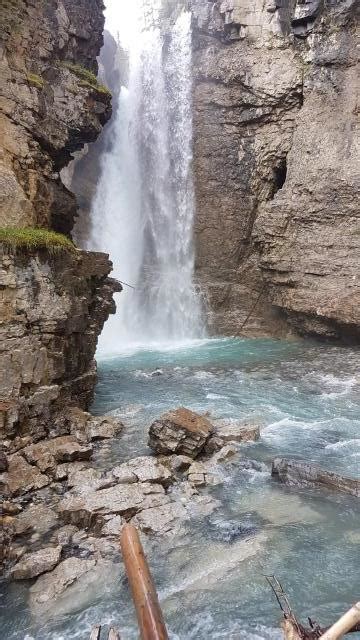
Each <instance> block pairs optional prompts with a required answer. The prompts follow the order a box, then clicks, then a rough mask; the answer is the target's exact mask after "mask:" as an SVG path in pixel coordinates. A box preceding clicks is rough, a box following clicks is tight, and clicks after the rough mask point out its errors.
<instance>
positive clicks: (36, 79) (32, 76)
mask: <svg viewBox="0 0 360 640" xmlns="http://www.w3.org/2000/svg"><path fill="white" fill-rule="evenodd" d="M26 78H27V81H28V83H29V84H31V85H32V86H33V87H36V88H37V89H42V88H43V87H44V79H43V78H42V77H41V76H38V75H37V74H36V73H27V74H26Z"/></svg>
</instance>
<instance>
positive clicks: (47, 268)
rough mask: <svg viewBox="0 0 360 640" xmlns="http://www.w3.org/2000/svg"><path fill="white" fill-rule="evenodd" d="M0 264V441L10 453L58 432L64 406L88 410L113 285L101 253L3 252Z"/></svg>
mask: <svg viewBox="0 0 360 640" xmlns="http://www.w3.org/2000/svg"><path fill="white" fill-rule="evenodd" d="M0 265H1V267H0V284H1V289H2V295H1V300H0V317H1V320H0V336H1V345H2V353H1V360H0V387H1V403H0V434H1V436H2V437H3V438H7V439H11V440H12V441H13V445H14V446H16V442H15V443H14V439H16V438H18V439H19V438H24V437H25V438H26V437H27V438H30V439H32V440H39V439H40V438H41V437H45V436H47V435H48V433H49V432H50V431H52V432H59V433H61V429H62V428H63V427H64V423H65V422H66V421H67V422H69V416H68V417H65V416H63V411H64V410H65V409H66V410H67V408H68V407H69V406H71V405H79V406H80V407H82V408H84V409H86V408H88V406H89V404H90V402H91V400H92V397H93V390H94V385H95V380H96V367H95V361H94V354H95V349H96V344H97V337H98V335H99V333H100V332H101V330H102V327H103V324H104V322H105V320H106V318H107V317H108V315H109V313H110V312H112V311H113V310H114V303H113V300H112V294H113V291H114V289H116V288H117V285H116V283H115V282H114V281H112V280H110V279H109V278H108V273H109V271H110V268H111V264H110V262H109V261H108V259H107V257H106V256H104V255H102V254H92V253H84V252H80V251H79V252H75V253H72V252H66V253H61V254H58V255H53V256H50V255H48V253H47V252H43V253H41V252H40V253H37V254H36V253H35V254H33V255H29V254H27V255H25V256H24V255H20V254H18V255H16V254H14V255H11V254H8V253H6V252H4V253H2V255H1V262H0ZM25 444H27V442H26V440H25V441H24V440H22V441H21V442H19V446H24V445H25Z"/></svg>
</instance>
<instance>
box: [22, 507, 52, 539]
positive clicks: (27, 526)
mask: <svg viewBox="0 0 360 640" xmlns="http://www.w3.org/2000/svg"><path fill="white" fill-rule="evenodd" d="M57 521H58V516H57V514H56V512H55V510H54V509H52V508H50V507H47V506H46V505H44V504H32V505H30V506H29V507H27V508H26V509H25V510H24V511H23V512H22V513H21V514H20V515H19V516H18V517H17V518H16V520H15V533H16V535H17V536H20V535H24V534H26V533H29V532H31V531H32V532H36V533H38V534H40V535H44V534H46V533H48V532H49V531H51V529H53V528H54V527H55V526H56V524H57Z"/></svg>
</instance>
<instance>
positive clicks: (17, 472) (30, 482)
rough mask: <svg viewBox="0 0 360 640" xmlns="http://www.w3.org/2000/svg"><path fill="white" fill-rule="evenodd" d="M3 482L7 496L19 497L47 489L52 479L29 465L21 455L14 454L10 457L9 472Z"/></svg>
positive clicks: (5, 474)
mask: <svg viewBox="0 0 360 640" xmlns="http://www.w3.org/2000/svg"><path fill="white" fill-rule="evenodd" d="M3 482H4V484H5V495H10V496H19V495H22V494H24V493H28V492H29V491H35V490H37V489H42V488H43V487H46V486H47V485H48V484H49V483H50V479H49V478H48V477H47V476H46V475H44V474H42V473H40V471H39V469H37V468H36V467H33V466H32V465H30V464H28V462H26V460H24V458H23V457H22V456H21V455H18V454H14V455H13V456H10V457H9V466H8V471H7V472H6V473H4V474H3Z"/></svg>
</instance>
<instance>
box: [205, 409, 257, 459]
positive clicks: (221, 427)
mask: <svg viewBox="0 0 360 640" xmlns="http://www.w3.org/2000/svg"><path fill="white" fill-rule="evenodd" d="M259 438H260V427H259V426H257V425H252V424H247V423H245V422H243V421H241V420H234V419H231V418H230V419H224V420H216V422H215V423H214V433H213V434H212V435H211V437H210V438H209V440H208V441H207V443H206V446H205V453H214V452H215V451H219V450H220V449H222V447H224V446H225V445H226V444H228V443H229V442H238V443H243V442H255V441H256V440H259Z"/></svg>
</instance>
